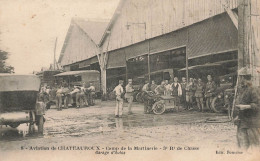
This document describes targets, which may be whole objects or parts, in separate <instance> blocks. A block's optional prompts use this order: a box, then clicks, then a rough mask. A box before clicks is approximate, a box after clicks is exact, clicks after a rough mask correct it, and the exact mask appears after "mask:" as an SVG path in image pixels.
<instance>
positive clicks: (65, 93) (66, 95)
mask: <svg viewBox="0 0 260 161" xmlns="http://www.w3.org/2000/svg"><path fill="white" fill-rule="evenodd" d="M69 93H70V90H69V88H68V84H67V83H65V84H64V88H63V89H62V97H63V100H64V108H65V109H67V108H69Z"/></svg>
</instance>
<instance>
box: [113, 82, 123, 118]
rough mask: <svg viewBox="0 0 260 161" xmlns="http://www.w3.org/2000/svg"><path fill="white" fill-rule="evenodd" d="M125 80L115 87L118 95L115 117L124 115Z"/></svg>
mask: <svg viewBox="0 0 260 161" xmlns="http://www.w3.org/2000/svg"><path fill="white" fill-rule="evenodd" d="M123 84H124V81H123V80H119V84H118V86H116V87H115V89H114V90H113V91H114V92H115V93H116V109H115V117H122V114H123V103H124V100H123V98H122V95H123V93H124V89H123Z"/></svg>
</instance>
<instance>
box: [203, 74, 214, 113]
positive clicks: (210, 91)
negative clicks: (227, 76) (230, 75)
mask: <svg viewBox="0 0 260 161" xmlns="http://www.w3.org/2000/svg"><path fill="white" fill-rule="evenodd" d="M207 79H208V82H207V84H206V88H205V98H206V106H207V108H208V109H210V110H212V109H211V102H212V100H213V98H214V94H215V91H216V88H217V86H216V84H215V82H214V81H213V80H212V77H211V75H208V76H207Z"/></svg>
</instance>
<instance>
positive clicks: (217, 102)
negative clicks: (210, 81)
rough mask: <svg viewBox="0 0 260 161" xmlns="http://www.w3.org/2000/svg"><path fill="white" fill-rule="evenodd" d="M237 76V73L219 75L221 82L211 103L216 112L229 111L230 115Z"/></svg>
mask: <svg viewBox="0 0 260 161" xmlns="http://www.w3.org/2000/svg"><path fill="white" fill-rule="evenodd" d="M236 78H237V75H236V74H235V73H231V74H228V75H224V76H220V77H219V80H220V84H219V87H218V88H217V91H216V95H215V97H214V99H213V100H212V103H211V107H212V109H213V110H214V112H217V113H219V112H228V116H230V114H231V107H232V104H233V99H234V93H235V89H234V87H235V85H236Z"/></svg>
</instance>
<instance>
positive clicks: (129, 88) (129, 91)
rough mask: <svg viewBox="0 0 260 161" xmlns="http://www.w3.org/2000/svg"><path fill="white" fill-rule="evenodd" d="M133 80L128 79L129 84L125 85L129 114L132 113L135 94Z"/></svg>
mask: <svg viewBox="0 0 260 161" xmlns="http://www.w3.org/2000/svg"><path fill="white" fill-rule="evenodd" d="M132 83H133V80H132V79H128V84H127V85H126V87H125V91H126V93H125V98H126V99H127V101H128V114H132V104H133V99H134V97H133V94H134V88H133V84H132Z"/></svg>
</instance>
